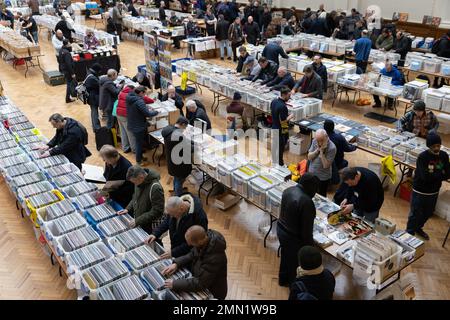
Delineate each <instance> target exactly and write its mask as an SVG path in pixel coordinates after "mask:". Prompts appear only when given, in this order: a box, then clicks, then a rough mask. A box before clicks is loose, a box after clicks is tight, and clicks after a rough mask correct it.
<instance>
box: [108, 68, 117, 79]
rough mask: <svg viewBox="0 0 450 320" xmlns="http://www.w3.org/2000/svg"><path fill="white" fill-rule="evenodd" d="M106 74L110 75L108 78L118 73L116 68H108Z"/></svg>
mask: <svg viewBox="0 0 450 320" xmlns="http://www.w3.org/2000/svg"><path fill="white" fill-rule="evenodd" d="M106 74H107V75H108V78H111V77H114V76H115V75H117V71H116V70H114V69H108V72H106Z"/></svg>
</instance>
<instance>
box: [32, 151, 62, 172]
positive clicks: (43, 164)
mask: <svg viewBox="0 0 450 320" xmlns="http://www.w3.org/2000/svg"><path fill="white" fill-rule="evenodd" d="M68 162H69V160H67V158H66V157H65V156H63V155H60V154H59V155H56V156H50V157H47V158H42V159H38V160H36V163H37V165H38V166H39V167H40V168H43V169H47V168H50V167H54V166H57V165H60V164H64V163H68Z"/></svg>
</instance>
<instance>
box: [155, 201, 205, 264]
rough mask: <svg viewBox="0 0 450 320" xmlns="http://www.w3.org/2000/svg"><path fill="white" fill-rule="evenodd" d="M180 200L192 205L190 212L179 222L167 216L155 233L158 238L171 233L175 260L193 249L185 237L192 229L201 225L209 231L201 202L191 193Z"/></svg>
mask: <svg viewBox="0 0 450 320" xmlns="http://www.w3.org/2000/svg"><path fill="white" fill-rule="evenodd" d="M180 198H181V199H182V200H183V201H188V202H189V203H190V204H191V205H190V207H189V210H188V211H187V212H186V213H185V214H183V215H182V216H181V218H180V219H179V220H177V219H176V218H173V217H171V216H169V215H166V216H165V218H164V220H163V222H162V223H161V224H160V225H159V226H158V227H157V228H156V229H155V230H154V231H153V235H154V236H155V237H157V238H160V237H161V236H162V235H163V234H164V233H165V232H166V231H169V237H170V246H171V253H172V257H174V258H177V257H181V256H184V255H185V254H188V253H189V251H190V250H191V249H192V247H190V246H188V244H187V243H186V239H185V237H184V235H185V234H186V231H187V230H188V229H189V228H190V227H192V226H194V225H199V226H202V227H203V228H205V230H208V218H207V217H206V213H205V211H204V210H203V207H202V202H201V200H200V199H199V198H197V197H196V196H194V195H192V194H190V193H186V194H184V195H182V196H181V197H180Z"/></svg>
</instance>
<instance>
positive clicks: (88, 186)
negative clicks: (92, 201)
mask: <svg viewBox="0 0 450 320" xmlns="http://www.w3.org/2000/svg"><path fill="white" fill-rule="evenodd" d="M71 188H72V190H73V192H74V193H75V194H76V195H80V194H85V193H89V192H93V191H96V190H97V189H98V188H97V187H96V186H95V184H93V183H89V182H86V181H81V182H78V183H75V184H73V185H72V186H71Z"/></svg>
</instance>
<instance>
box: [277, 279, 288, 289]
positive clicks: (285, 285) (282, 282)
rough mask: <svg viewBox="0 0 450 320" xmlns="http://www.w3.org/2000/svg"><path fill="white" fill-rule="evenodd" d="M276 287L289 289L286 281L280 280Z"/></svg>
mask: <svg viewBox="0 0 450 320" xmlns="http://www.w3.org/2000/svg"><path fill="white" fill-rule="evenodd" d="M278 285H279V286H280V287H287V288H289V287H290V284H289V282H288V281H280V280H278Z"/></svg>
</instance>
